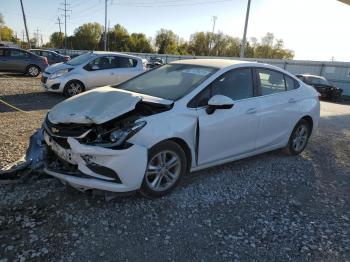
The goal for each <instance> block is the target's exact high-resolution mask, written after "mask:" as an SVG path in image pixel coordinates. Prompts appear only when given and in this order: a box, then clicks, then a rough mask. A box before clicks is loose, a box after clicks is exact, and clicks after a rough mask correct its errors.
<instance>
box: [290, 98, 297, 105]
mask: <svg viewBox="0 0 350 262" xmlns="http://www.w3.org/2000/svg"><path fill="white" fill-rule="evenodd" d="M296 101H297V100H295V99H294V98H290V99H289V100H288V103H291V104H293V103H295V102H296Z"/></svg>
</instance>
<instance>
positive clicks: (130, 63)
mask: <svg viewBox="0 0 350 262" xmlns="http://www.w3.org/2000/svg"><path fill="white" fill-rule="evenodd" d="M145 70H146V64H145V63H144V61H143V60H142V59H141V58H140V57H137V56H132V55H127V54H121V53H114V52H89V53H85V54H83V55H80V56H78V57H76V58H73V59H72V60H69V61H66V62H64V63H58V64H54V65H51V66H49V67H47V68H46V69H45V71H44V72H43V74H42V77H41V82H42V85H43V87H44V88H45V90H47V91H49V92H55V93H63V94H65V95H66V96H68V97H70V96H74V95H77V94H79V93H81V92H84V91H85V90H88V89H91V88H95V87H100V86H105V85H112V84H113V85H115V84H119V83H121V82H124V81H125V80H128V79H130V78H132V77H134V76H136V75H138V74H140V73H142V72H144V71H145Z"/></svg>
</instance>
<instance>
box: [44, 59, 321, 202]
mask: <svg viewBox="0 0 350 262" xmlns="http://www.w3.org/2000/svg"><path fill="white" fill-rule="evenodd" d="M319 117H320V102H319V94H318V93H317V92H316V91H315V90H314V89H313V88H312V87H310V86H308V85H306V84H304V83H303V82H301V81H300V80H298V79H297V78H296V77H294V76H293V75H291V74H290V73H288V72H286V71H284V70H281V69H279V68H277V67H273V66H270V65H265V64H259V63H250V62H240V61H233V60H200V59H198V60H197V59H196V60H182V61H176V62H173V63H170V64H168V65H164V66H161V67H159V68H157V69H154V70H151V71H148V72H146V73H144V74H142V75H139V76H137V77H135V78H133V79H130V80H128V81H126V82H124V83H122V84H120V85H116V86H113V87H110V86H108V87H101V88H98V89H95V90H91V91H89V92H86V93H83V94H80V95H78V96H75V97H73V98H70V99H67V100H66V101H63V102H61V103H59V104H58V105H56V106H55V107H54V108H53V109H52V110H51V111H50V112H49V113H48V115H47V118H46V120H45V122H44V131H43V132H44V137H45V141H46V143H47V145H48V146H49V147H50V148H51V150H52V152H53V155H52V156H53V157H51V162H48V164H47V167H46V169H45V172H46V173H47V174H49V175H52V176H54V177H56V178H58V179H60V180H61V181H63V182H64V183H67V184H69V185H71V186H73V187H75V188H78V189H80V190H87V189H99V190H106V191H113V192H127V191H137V190H139V191H140V192H141V193H142V194H143V195H145V196H150V197H158V196H162V195H164V194H166V193H168V192H169V191H171V190H172V189H173V188H174V187H175V186H176V185H177V183H178V182H179V180H180V179H181V177H182V176H184V175H185V174H186V173H187V172H189V171H196V170H200V169H203V168H207V167H211V166H216V165H220V164H223V163H227V162H230V161H233V160H237V159H241V158H245V157H249V156H252V155H256V154H260V153H263V152H267V151H271V150H275V149H278V148H284V149H285V150H286V151H287V152H288V153H289V154H290V155H297V154H300V153H301V152H302V151H303V150H304V148H305V147H306V145H307V142H308V139H309V137H310V135H311V133H312V131H313V130H314V129H315V128H316V127H317V125H318V122H319ZM57 156H58V158H57Z"/></svg>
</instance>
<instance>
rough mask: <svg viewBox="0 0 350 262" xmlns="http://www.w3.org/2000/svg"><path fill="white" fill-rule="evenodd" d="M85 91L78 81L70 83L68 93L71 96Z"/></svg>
mask: <svg viewBox="0 0 350 262" xmlns="http://www.w3.org/2000/svg"><path fill="white" fill-rule="evenodd" d="M82 91H83V87H82V86H81V84H79V83H78V82H71V83H69V84H68V88H67V93H68V95H69V96H75V95H78V94H80V93H81V92H82Z"/></svg>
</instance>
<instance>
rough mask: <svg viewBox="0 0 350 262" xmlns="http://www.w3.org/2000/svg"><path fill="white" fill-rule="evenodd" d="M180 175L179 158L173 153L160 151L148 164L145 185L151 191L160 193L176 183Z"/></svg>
mask: <svg viewBox="0 0 350 262" xmlns="http://www.w3.org/2000/svg"><path fill="white" fill-rule="evenodd" d="M180 173H181V161H180V157H179V156H178V155H177V154H176V153H175V152H173V151H169V150H167V151H161V152H159V153H158V154H156V155H155V156H153V158H152V159H151V160H150V161H149V162H148V166H147V170H146V183H147V185H148V186H149V187H150V188H151V189H152V190H154V191H157V192H162V191H165V190H167V189H169V188H170V187H171V186H172V185H174V184H175V183H176V181H177V180H178V178H179V176H180Z"/></svg>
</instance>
